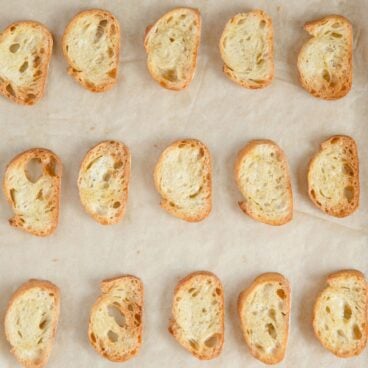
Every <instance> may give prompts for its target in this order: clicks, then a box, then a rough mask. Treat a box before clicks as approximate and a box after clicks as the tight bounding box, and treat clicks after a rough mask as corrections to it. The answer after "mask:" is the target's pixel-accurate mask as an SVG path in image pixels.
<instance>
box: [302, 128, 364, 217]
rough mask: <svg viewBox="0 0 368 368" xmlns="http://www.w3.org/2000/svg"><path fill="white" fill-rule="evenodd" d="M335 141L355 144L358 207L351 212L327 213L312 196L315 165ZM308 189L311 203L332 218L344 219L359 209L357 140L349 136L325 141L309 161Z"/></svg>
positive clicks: (355, 189) (333, 137)
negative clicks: (340, 140) (347, 141)
mask: <svg viewBox="0 0 368 368" xmlns="http://www.w3.org/2000/svg"><path fill="white" fill-rule="evenodd" d="M334 139H344V140H349V141H351V142H352V143H353V146H354V149H355V152H353V156H354V157H355V160H354V166H356V171H357V181H358V186H355V187H354V197H355V199H356V206H355V207H353V208H352V210H351V211H348V210H346V211H344V212H338V213H336V212H331V211H325V210H324V209H323V206H320V205H319V204H318V203H317V200H316V199H315V198H314V197H313V195H312V187H311V185H310V182H311V180H312V178H311V174H312V166H313V165H314V162H315V161H316V160H317V158H318V157H319V155H320V154H321V153H322V152H323V151H324V149H325V148H326V147H328V146H329V145H330V144H331V143H330V142H331V141H332V140H334ZM307 187H308V195H309V198H310V199H311V201H312V202H313V203H314V204H315V206H316V207H318V208H319V209H320V210H321V211H322V212H324V213H326V214H327V215H330V216H334V217H338V218H343V217H347V216H349V215H351V214H353V213H354V212H355V211H356V210H357V209H358V207H359V201H360V178H359V155H358V146H357V144H356V142H355V140H354V139H353V138H352V137H350V136H347V135H333V136H331V137H330V138H328V139H326V140H324V141H323V142H322V143H321V144H320V148H319V150H318V151H317V152H316V153H315V154H314V155H313V157H312V158H311V160H310V161H309V165H308V174H307Z"/></svg>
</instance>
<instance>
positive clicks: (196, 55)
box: [143, 7, 202, 91]
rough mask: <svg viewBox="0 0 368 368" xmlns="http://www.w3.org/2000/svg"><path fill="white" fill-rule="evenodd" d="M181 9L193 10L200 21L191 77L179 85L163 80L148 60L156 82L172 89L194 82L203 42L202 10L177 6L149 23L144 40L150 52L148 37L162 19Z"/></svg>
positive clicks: (182, 87) (176, 89)
mask: <svg viewBox="0 0 368 368" xmlns="http://www.w3.org/2000/svg"><path fill="white" fill-rule="evenodd" d="M180 10H188V11H191V12H193V14H195V16H196V18H197V22H198V33H197V36H196V43H197V47H196V48H195V51H194V61H193V63H192V65H191V68H190V75H189V78H188V79H187V80H186V81H185V82H184V83H182V84H180V85H177V84H175V83H165V82H164V81H162V79H161V78H156V76H155V75H154V73H153V72H151V69H150V66H149V65H148V62H147V69H148V71H149V73H150V74H151V76H152V78H153V79H154V80H155V81H156V82H158V83H159V84H160V86H161V87H164V88H166V89H169V90H172V91H181V90H183V89H185V88H187V87H188V86H189V84H190V83H191V82H192V80H193V78H194V75H195V71H196V67H197V59H198V52H199V46H200V42H201V32H202V31H201V28H202V18H201V13H200V11H199V10H198V9H195V8H186V7H179V8H175V9H172V10H170V11H168V12H166V13H165V14H163V15H162V16H161V17H160V18H158V19H157V21H156V22H155V23H154V24H153V25H149V26H147V27H146V30H145V34H144V42H143V44H144V48H145V50H146V53H147V54H148V39H149V37H150V35H151V33H152V32H153V30H154V29H155V28H156V27H157V25H158V23H159V22H160V20H161V19H163V18H165V17H167V16H169V15H171V14H172V13H175V12H176V11H180Z"/></svg>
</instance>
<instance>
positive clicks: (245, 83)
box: [219, 9, 275, 89]
mask: <svg viewBox="0 0 368 368" xmlns="http://www.w3.org/2000/svg"><path fill="white" fill-rule="evenodd" d="M251 13H255V14H256V15H257V16H259V17H261V18H262V19H263V20H264V21H265V22H266V24H265V26H266V27H269V29H270V30H271V32H270V34H269V37H268V40H267V43H268V45H269V46H268V47H269V49H270V55H269V56H270V57H271V58H272V71H271V73H270V74H269V76H268V78H267V79H265V80H263V81H262V82H261V83H255V82H251V81H248V80H244V79H239V78H238V77H237V76H236V73H234V71H233V70H232V69H231V68H230V67H229V66H228V65H226V63H224V66H223V72H224V73H225V75H226V76H227V77H228V78H230V79H231V80H232V81H233V82H235V83H237V84H239V85H240V86H242V87H244V88H248V89H261V88H265V87H268V86H269V85H270V84H271V83H272V81H273V79H274V77H275V63H274V61H273V58H274V31H273V26H272V19H271V17H270V16H269V15H268V14H267V13H265V12H264V11H263V10H260V9H255V10H253V11H251ZM240 15H242V13H239V14H236V15H235V16H233V17H232V18H231V19H230V20H229V21H228V23H231V22H234V21H235V20H236V18H237V17H239V16H240ZM228 23H227V24H228ZM225 28H226V26H225ZM224 32H225V30H224ZM223 34H224V33H223ZM221 39H222V37H221ZM219 48H220V52H221V55H222V59H223V60H224V57H223V54H224V47H223V44H222V41H220V46H219Z"/></svg>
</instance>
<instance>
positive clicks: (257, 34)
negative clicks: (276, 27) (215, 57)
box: [220, 10, 274, 89]
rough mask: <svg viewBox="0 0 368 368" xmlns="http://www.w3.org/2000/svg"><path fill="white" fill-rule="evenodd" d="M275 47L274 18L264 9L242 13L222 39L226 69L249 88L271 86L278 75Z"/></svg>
mask: <svg viewBox="0 0 368 368" xmlns="http://www.w3.org/2000/svg"><path fill="white" fill-rule="evenodd" d="M273 49H274V45H273V27H272V20H271V18H270V17H269V16H268V15H267V14H266V13H265V12H264V11H262V10H254V11H251V12H248V13H239V14H237V15H235V16H234V17H232V18H231V19H230V20H229V21H228V22H227V24H226V26H225V29H224V31H223V33H222V36H221V39H220V52H221V56H222V60H223V61H224V73H225V74H226V75H227V76H228V77H229V78H230V79H231V80H233V81H234V82H236V83H238V84H240V85H241V86H243V87H245V88H252V89H258V88H264V87H267V86H268V85H269V84H270V83H271V82H272V80H273V77H274V51H273Z"/></svg>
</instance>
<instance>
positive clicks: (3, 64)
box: [0, 21, 53, 105]
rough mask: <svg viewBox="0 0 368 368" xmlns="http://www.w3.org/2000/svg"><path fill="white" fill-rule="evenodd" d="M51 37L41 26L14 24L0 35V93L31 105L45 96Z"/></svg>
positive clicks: (23, 23)
mask: <svg viewBox="0 0 368 368" xmlns="http://www.w3.org/2000/svg"><path fill="white" fill-rule="evenodd" d="M52 44H53V41H52V35H51V33H50V31H49V30H48V29H47V28H46V27H45V26H44V25H42V24H41V23H37V22H31V21H28V22H17V23H13V24H11V25H10V26H9V27H7V28H6V29H5V30H4V31H3V32H2V33H1V35H0V93H1V94H2V95H3V96H5V97H7V98H9V99H10V100H12V101H14V102H16V103H19V104H22V105H33V104H35V103H36V102H38V101H39V100H40V99H41V97H42V96H43V95H44V91H45V86H46V80H47V73H48V69H49V63H50V59H51V53H52Z"/></svg>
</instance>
